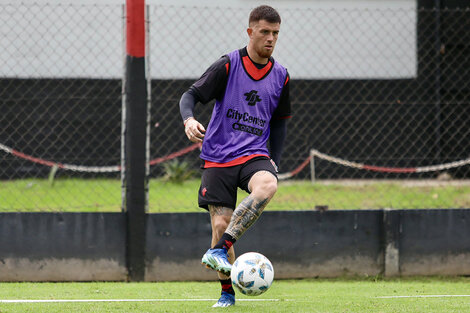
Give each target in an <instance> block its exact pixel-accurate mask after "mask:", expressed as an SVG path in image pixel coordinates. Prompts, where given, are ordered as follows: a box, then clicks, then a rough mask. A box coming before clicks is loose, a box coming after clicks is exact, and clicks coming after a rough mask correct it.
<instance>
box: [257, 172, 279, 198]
mask: <svg viewBox="0 0 470 313" xmlns="http://www.w3.org/2000/svg"><path fill="white" fill-rule="evenodd" d="M250 184H251V193H252V194H253V195H254V196H256V197H259V198H263V199H266V198H268V199H271V198H272V197H273V196H274V194H275V193H276V191H277V179H276V177H275V176H274V175H273V174H272V173H270V172H267V171H263V172H258V173H256V174H255V175H253V178H252V180H251V181H250Z"/></svg>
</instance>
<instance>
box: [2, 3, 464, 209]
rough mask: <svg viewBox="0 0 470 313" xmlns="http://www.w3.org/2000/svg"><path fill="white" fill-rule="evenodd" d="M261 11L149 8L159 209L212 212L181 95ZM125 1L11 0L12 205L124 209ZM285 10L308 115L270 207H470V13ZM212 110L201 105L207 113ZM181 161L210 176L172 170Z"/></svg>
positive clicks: (8, 157)
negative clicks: (202, 194)
mask: <svg viewBox="0 0 470 313" xmlns="http://www.w3.org/2000/svg"><path fill="white" fill-rule="evenodd" d="M249 11H250V8H226V7H223V8H221V7H184V6H161V5H158V6H157V5H152V6H149V7H148V16H149V19H150V20H149V34H150V36H149V54H150V55H149V58H148V61H149V67H150V73H151V77H152V94H151V98H152V109H151V112H152V116H151V121H152V129H151V133H150V140H151V145H150V149H151V150H150V151H151V153H150V155H151V181H150V196H149V210H150V212H153V211H158V210H160V209H162V210H166V209H170V210H172V208H174V209H175V210H179V209H184V210H194V211H197V210H198V209H197V187H198V183H197V177H198V173H199V164H200V163H199V160H198V149H197V147H196V146H194V145H192V144H191V143H190V142H189V141H188V140H187V139H186V137H185V135H184V131H183V126H182V122H181V118H180V115H179V108H178V101H179V98H180V96H181V94H182V93H183V92H184V91H186V90H187V88H188V87H189V86H190V85H191V84H192V83H193V82H194V81H195V80H196V79H197V78H198V77H199V76H200V75H201V74H202V73H203V72H204V70H205V69H206V68H207V67H208V66H209V65H210V64H211V63H213V62H214V61H215V60H217V59H218V58H219V57H220V56H222V55H223V54H225V53H228V52H229V51H232V50H234V49H238V48H241V47H243V46H244V45H246V43H247V40H248V37H247V35H246V27H247V19H248V14H249ZM123 12H124V10H123V8H122V6H120V5H115V6H97V5H60V6H53V5H0V16H2V17H5V18H2V20H5V23H3V25H2V26H0V27H1V28H0V29H1V30H2V33H3V34H5V36H2V38H1V39H0V40H1V47H2V53H0V62H1V63H2V66H1V69H0V71H1V72H0V77H1V78H0V86H1V87H2V88H1V90H0V112H2V115H1V116H0V125H1V128H0V145H1V146H0V148H1V151H0V178H1V179H2V182H1V185H0V186H1V190H0V191H1V192H2V199H0V203H1V204H0V208H1V209H2V210H11V208H15V209H16V210H62V209H65V210H69V209H71V208H72V209H73V208H75V207H76V208H77V209H87V210H90V209H91V210H93V209H96V210H120V205H121V199H120V197H121V193H120V180H119V176H120V175H119V169H118V165H119V164H120V156H121V154H120V149H121V89H122V86H121V77H122V75H123V61H122V60H123V48H122V47H123V26H122V25H123V18H124V16H123V14H124V13H123ZM279 12H280V14H281V16H282V25H281V33H280V37H279V40H278V43H277V47H276V51H275V53H274V57H275V59H276V60H277V61H279V62H280V63H281V64H283V65H284V66H286V67H287V68H288V70H289V73H290V75H291V86H290V87H291V90H290V96H291V102H292V108H293V118H292V119H291V120H290V121H289V122H288V128H289V130H288V139H287V142H286V145H285V148H284V154H283V159H282V162H281V164H280V169H281V178H289V179H288V180H287V181H284V180H283V181H281V187H280V188H279V191H278V194H277V195H276V197H275V198H274V199H273V201H272V203H271V205H270V208H272V209H313V208H315V207H320V208H325V207H329V208H330V209H331V208H334V209H351V208H352V209H359V208H372V209H374V208H383V207H393V208H427V207H431V208H437V207H466V208H468V207H470V198H469V194H470V183H469V182H468V178H469V177H470V166H469V157H470V139H469V138H470V134H469V132H470V128H469V127H468V125H470V77H469V71H470V70H469V69H470V61H469V55H470V53H469V52H470V51H469V49H470V44H469V42H470V34H469V31H468V29H469V27H468V26H470V25H469V22H468V21H469V20H470V11H469V10H467V9H444V10H437V9H432V8H429V9H426V8H419V9H416V7H415V6H410V7H400V8H380V7H374V8H354V9H347V8H315V9H313V8H295V5H292V6H290V7H289V8H280V9H279ZM7 16H8V18H6V17H7ZM211 109H212V103H210V104H207V105H200V104H199V105H197V106H196V115H197V118H198V119H199V120H200V121H202V122H203V123H204V124H206V125H207V122H208V121H209V117H210V113H211ZM12 149H14V150H12ZM312 149H314V153H313V154H312V152H311V151H312ZM175 160H178V161H179V162H180V163H179V164H177V163H173V162H175ZM64 164H65V165H67V166H69V165H70V166H69V167H67V166H64ZM75 165H79V166H85V167H80V168H76V167H73V166H75ZM185 165H187V168H185V167H184V166H185ZM64 167H65V168H64ZM105 171H106V172H105ZM178 171H180V172H181V171H184V172H191V171H193V172H194V173H195V178H194V179H193V180H191V181H188V182H185V183H184V184H183V185H178V184H174V183H170V182H166V180H165V179H164V177H169V176H172V175H177V173H178ZM103 172H105V173H103ZM48 177H50V179H48ZM53 178H54V179H53ZM312 180H313V181H314V183H313V184H312ZM72 191H79V192H78V193H75V192H72ZM76 194H78V196H77V195H76ZM25 195H26V196H25ZM30 199H34V200H30ZM43 201H44V202H43Z"/></svg>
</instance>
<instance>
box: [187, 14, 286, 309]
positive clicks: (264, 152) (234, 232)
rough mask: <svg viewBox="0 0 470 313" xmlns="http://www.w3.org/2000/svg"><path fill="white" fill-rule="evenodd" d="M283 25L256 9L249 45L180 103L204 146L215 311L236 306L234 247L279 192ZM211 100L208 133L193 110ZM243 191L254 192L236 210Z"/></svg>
mask: <svg viewBox="0 0 470 313" xmlns="http://www.w3.org/2000/svg"><path fill="white" fill-rule="evenodd" d="M280 25H281V17H280V16H279V14H278V12H277V11H276V10H275V9H273V8H272V7H270V6H266V5H262V6H259V7H257V8H255V9H253V10H252V11H251V13H250V17H249V25H248V29H247V33H248V36H249V42H248V45H247V46H246V47H244V48H242V49H239V50H235V51H232V52H230V53H228V54H227V55H224V56H222V57H221V58H220V59H219V60H217V61H216V62H214V63H213V64H212V65H211V66H210V67H209V68H208V69H207V70H206V72H205V73H204V74H203V75H202V76H201V77H200V78H199V79H198V80H197V81H196V82H195V83H194V84H193V85H192V86H191V87H190V88H189V90H188V91H186V92H185V93H184V94H183V95H182V97H181V100H180V112H181V116H182V118H183V121H184V126H185V133H186V136H187V137H188V139H189V140H190V141H192V142H195V143H197V142H202V150H201V154H200V158H201V159H202V160H203V165H202V168H203V170H202V178H201V186H200V188H199V195H198V202H199V206H200V207H201V208H204V209H206V210H208V211H209V213H210V218H211V225H212V243H211V247H212V248H211V249H209V250H207V252H206V253H205V254H204V256H203V257H202V263H203V264H205V265H206V266H207V267H209V268H212V269H214V270H216V271H217V272H218V277H219V280H220V283H221V285H222V293H221V297H220V299H219V301H218V302H217V303H216V304H214V307H226V306H232V305H234V304H235V292H234V290H233V288H232V281H231V279H230V271H231V267H232V265H231V264H232V263H233V262H234V260H235V252H234V249H233V244H234V243H235V241H237V240H238V239H240V237H241V236H242V235H243V233H244V232H245V231H246V230H247V229H248V228H249V227H250V226H251V225H253V223H254V222H255V221H256V220H257V219H258V218H259V216H260V215H261V213H262V212H263V209H264V208H265V207H266V205H267V204H268V202H269V201H270V200H271V198H272V197H273V196H274V194H275V193H276V190H277V175H276V173H277V165H279V162H280V160H281V152H282V147H283V143H284V139H285V137H286V119H287V118H289V117H290V115H291V108H290V100H289V74H288V72H287V70H286V68H284V67H283V66H282V65H280V64H279V63H278V62H277V61H275V60H274V59H273V58H272V57H271V54H272V53H273V50H274V47H275V46H276V41H277V38H278V35H279V29H280ZM213 99H215V100H216V102H215V106H214V109H213V111H212V115H211V120H210V122H209V125H208V127H207V131H206V129H205V128H204V126H203V125H202V124H201V123H199V122H198V121H197V119H196V118H195V117H194V107H195V105H196V103H198V102H201V103H203V104H205V103H208V102H209V101H211V100H213ZM268 141H269V147H270V149H269V150H270V151H268V148H267V143H268ZM238 187H239V188H241V189H243V190H245V191H246V192H248V193H249V195H248V196H247V197H246V198H245V199H244V200H243V201H242V202H241V203H240V204H239V205H238V206H236V200H237V188H238Z"/></svg>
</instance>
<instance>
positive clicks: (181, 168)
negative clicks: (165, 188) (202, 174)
mask: <svg viewBox="0 0 470 313" xmlns="http://www.w3.org/2000/svg"><path fill="white" fill-rule="evenodd" d="M163 168H164V169H165V176H164V177H163V179H164V180H165V181H168V182H171V183H174V184H178V185H181V184H183V183H184V182H185V181H187V180H188V179H191V178H192V177H194V175H195V173H196V172H195V171H194V170H192V169H191V168H190V166H189V163H188V162H185V161H183V162H180V161H178V159H174V160H173V161H170V162H165V163H163Z"/></svg>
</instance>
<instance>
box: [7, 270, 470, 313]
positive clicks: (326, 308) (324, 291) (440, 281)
mask: <svg viewBox="0 0 470 313" xmlns="http://www.w3.org/2000/svg"><path fill="white" fill-rule="evenodd" d="M219 288H220V287H219V284H218V283H217V282H161V283H119V282H118V283H113V282H107V283H97V282H92V283H0V299H1V300H7V299H56V300H57V299H216V298H217V297H218V293H219ZM418 295H421V296H422V295H470V279H469V278H468V277H456V278H437V277H432V278H401V279H371V278H369V279H316V280H315V279H312V280H280V281H275V282H274V284H273V286H272V287H271V289H270V290H268V292H266V294H264V295H261V296H259V297H255V298H254V299H277V300H278V301H275V302H274V301H267V302H243V301H238V302H237V304H236V306H235V307H231V308H225V309H212V308H211V305H212V304H213V303H214V302H215V301H213V300H211V301H188V302H176V301H167V302H163V301H159V302H97V303H92V302H88V303H86V302H85V303H0V312H2V313H4V312H97V313H100V312H129V313H131V312H139V313H140V312H210V311H227V312H289V313H290V312H361V313H362V312H407V313H410V312H436V313H437V312H439V313H441V312H468V310H469V307H470V297H436V298H393V299H382V298H378V297H381V296H418ZM237 299H253V298H249V297H246V296H240V295H238V294H237Z"/></svg>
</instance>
